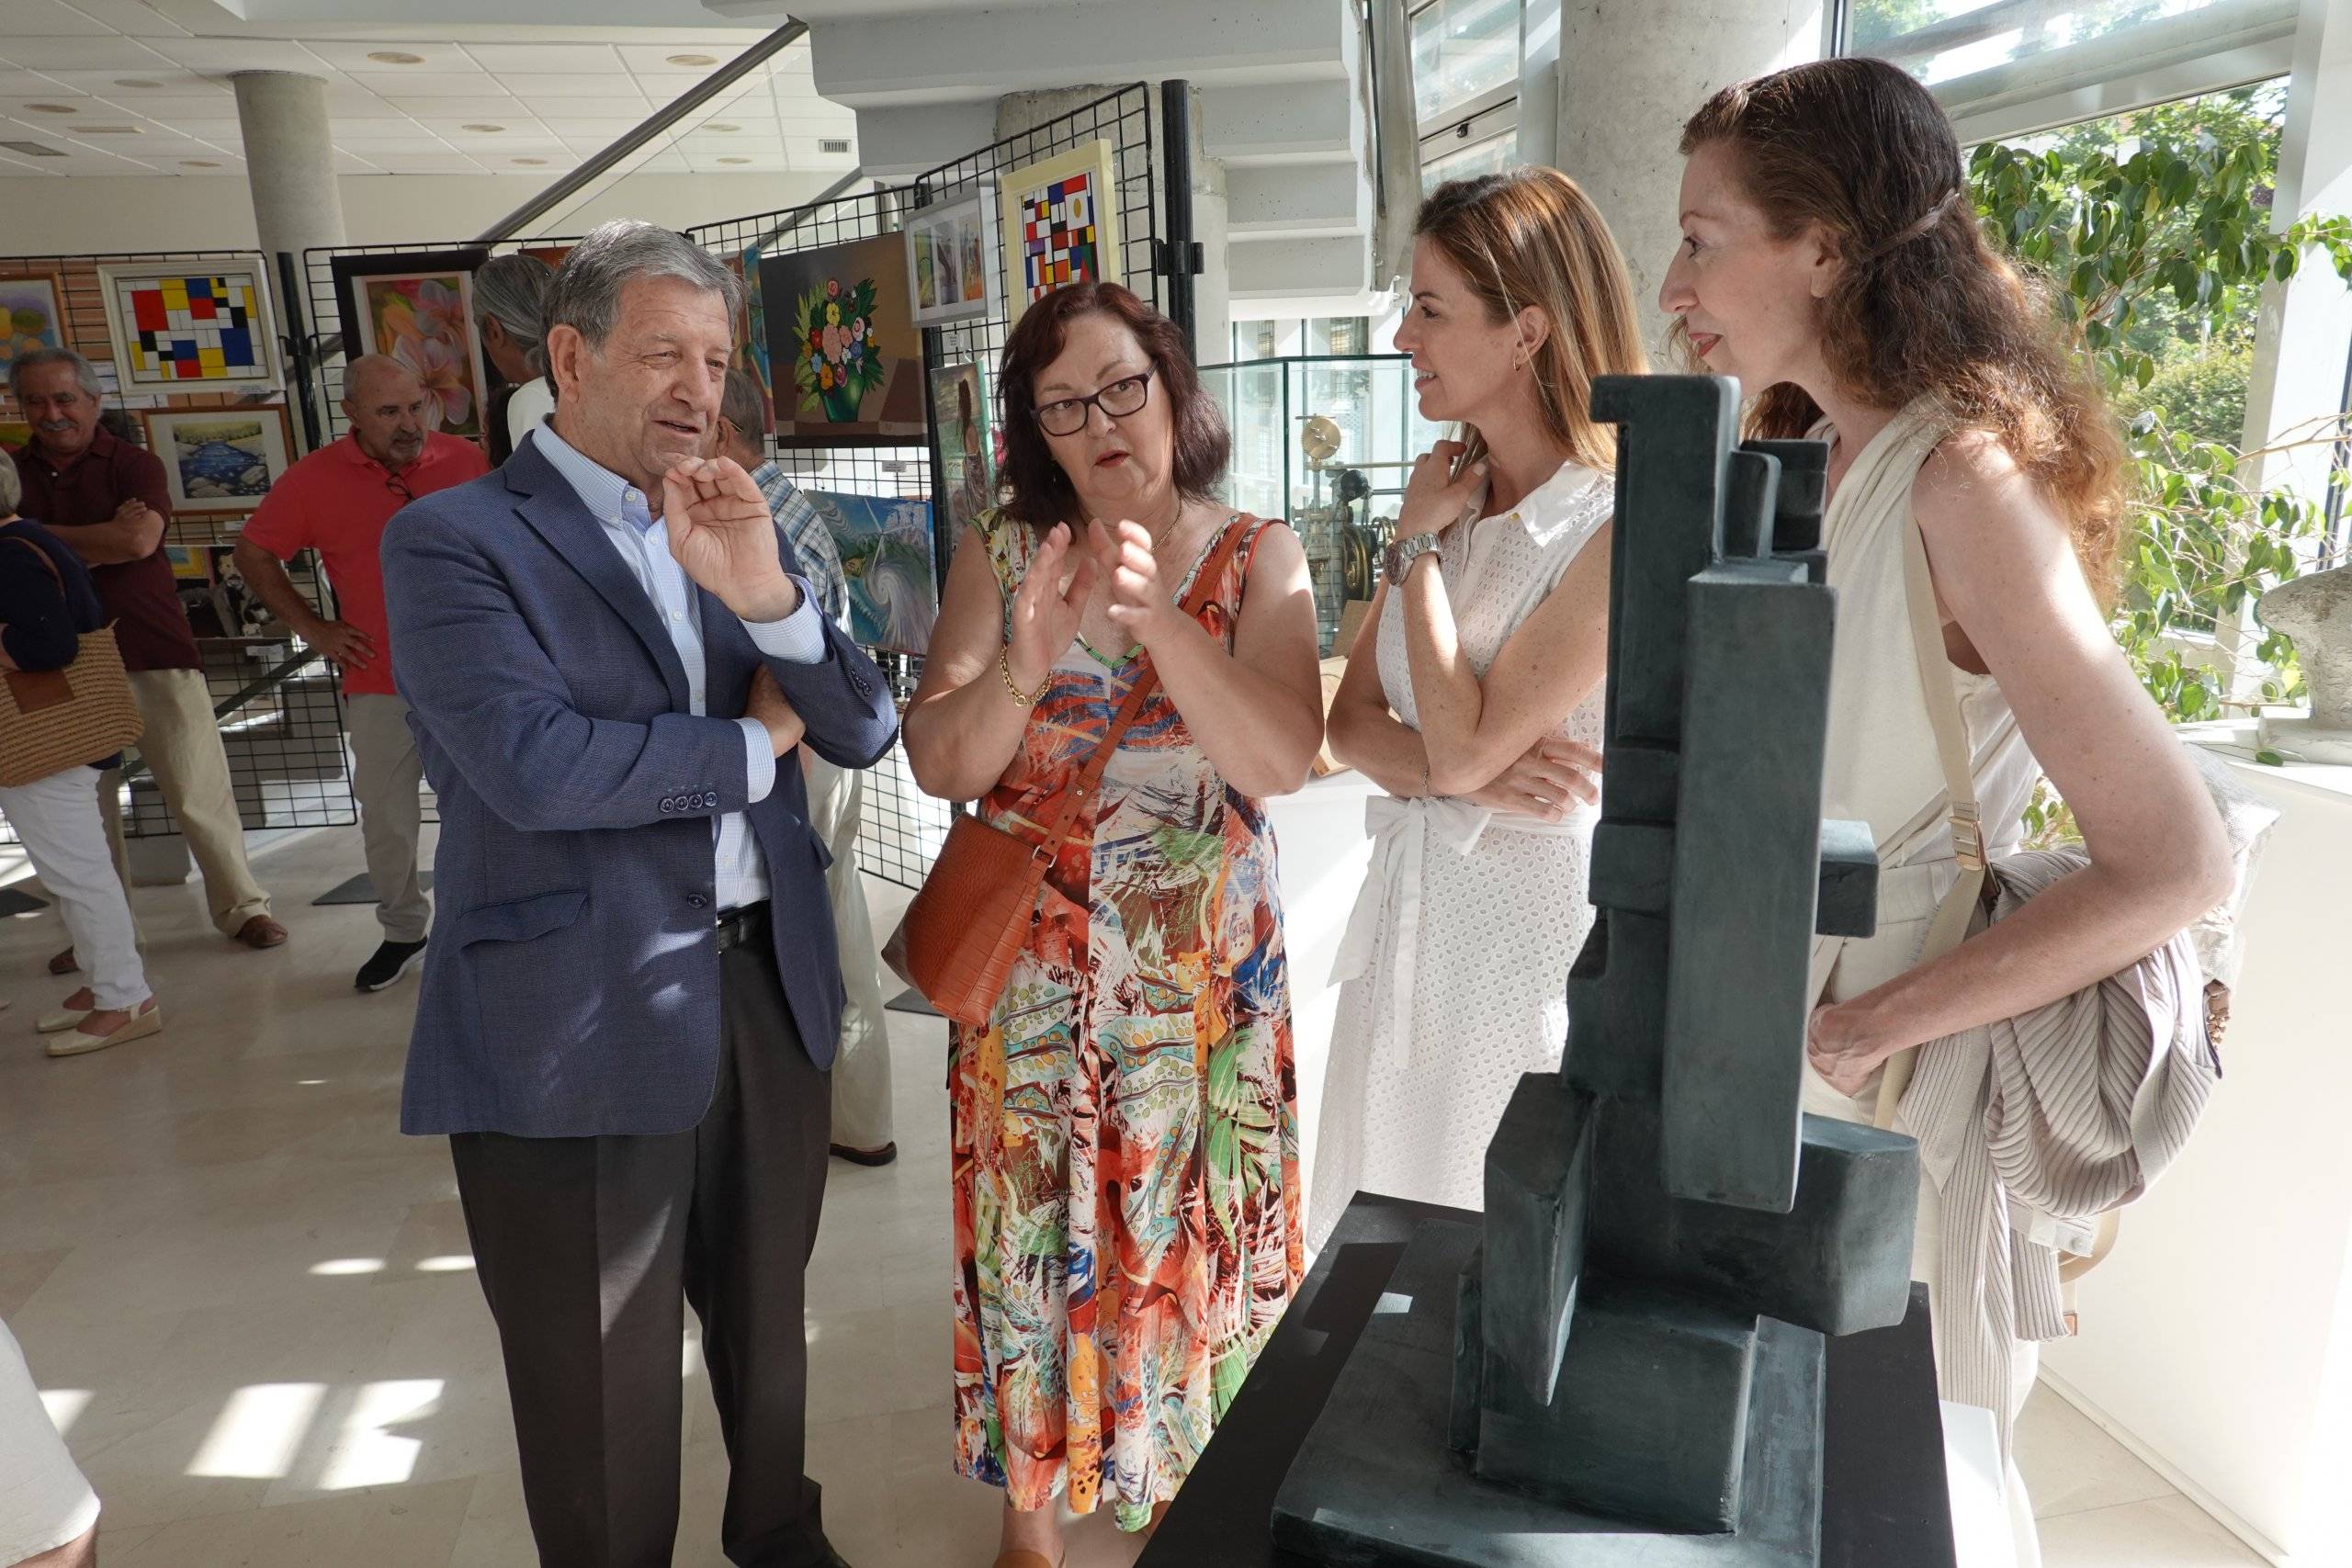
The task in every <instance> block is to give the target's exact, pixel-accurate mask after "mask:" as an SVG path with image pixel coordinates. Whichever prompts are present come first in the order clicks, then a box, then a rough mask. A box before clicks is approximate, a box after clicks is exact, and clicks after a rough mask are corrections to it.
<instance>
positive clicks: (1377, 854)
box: [1331, 795, 1591, 1070]
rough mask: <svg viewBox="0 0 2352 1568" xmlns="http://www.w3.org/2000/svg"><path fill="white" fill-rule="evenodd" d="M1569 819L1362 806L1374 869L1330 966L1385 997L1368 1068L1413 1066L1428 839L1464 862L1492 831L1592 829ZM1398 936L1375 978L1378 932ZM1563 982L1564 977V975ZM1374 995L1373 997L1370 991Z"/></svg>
mask: <svg viewBox="0 0 2352 1568" xmlns="http://www.w3.org/2000/svg"><path fill="white" fill-rule="evenodd" d="M1582 815H1583V814H1582V813H1571V814H1570V815H1569V817H1568V818H1567V819H1566V821H1563V822H1545V821H1543V820H1542V819H1540V818H1533V817H1521V816H1520V815H1518V814H1516V813H1513V812H1504V811H1492V810H1489V809H1487V807H1483V806H1475V805H1473V804H1471V803H1470V802H1469V801H1466V800H1462V799H1459V798H1456V797H1455V796H1453V795H1422V796H1415V797H1410V798H1404V799H1400V798H1398V797H1397V796H1396V795H1373V796H1371V797H1370V798H1368V799H1366V800H1365V802H1364V803H1363V828H1364V831H1365V832H1366V833H1367V834H1369V835H1370V836H1371V839H1372V866H1371V869H1370V870H1369V871H1367V872H1366V873H1365V874H1364V879H1363V892H1362V893H1360V894H1358V895H1357V896H1356V907H1355V909H1354V911H1353V912H1352V913H1351V914H1350V915H1349V917H1348V929H1347V931H1346V933H1345V934H1344V935H1342V936H1341V937H1340V955H1339V958H1338V959H1337V960H1336V961H1335V962H1334V963H1333V964H1332V965H1331V984H1332V985H1334V986H1337V985H1341V984H1344V983H1345V982H1347V981H1350V980H1365V981H1370V982H1373V983H1375V984H1377V985H1379V986H1382V987H1385V989H1386V991H1387V1007H1388V1017H1389V1028H1388V1031H1387V1035H1386V1038H1385V1040H1384V1039H1383V1038H1382V1037H1381V1032H1380V1030H1379V1029H1378V1027H1377V1026H1376V1025H1375V1027H1374V1031H1373V1036H1374V1046H1373V1049H1374V1056H1373V1064H1372V1065H1373V1067H1374V1070H1379V1069H1381V1068H1385V1067H1394V1066H1406V1065H1408V1063H1409V1062H1410V1061H1411V1059H1412V1058H1411V1052H1410V1050H1409V1043H1410V1042H1411V1040H1412V1038H1413V982H1414V974H1415V970H1416V967H1417V965H1418V964H1419V960H1420V945H1421V886H1422V875H1423V863H1424V859H1425V857H1426V856H1427V854H1428V852H1429V841H1430V836H1431V835H1432V834H1434V835H1436V837H1437V839H1438V841H1439V842H1440V843H1442V845H1443V846H1444V847H1445V848H1447V849H1450V850H1452V851H1453V852H1454V853H1455V854H1458V855H1462V856H1464V857H1465V858H1466V857H1467V856H1468V855H1469V854H1470V853H1471V852H1473V851H1475V850H1476V849H1477V847H1478V845H1479V843H1480V841H1481V840H1484V839H1485V838H1486V836H1487V829H1490V828H1492V829H1500V830H1503V831H1508V832H1514V833H1534V834H1540V835H1544V836H1546V837H1565V836H1566V835H1568V834H1571V833H1585V832H1589V831H1590V830H1591V825H1590V824H1589V822H1586V821H1583V820H1581V817H1582ZM1384 925H1386V926H1389V927H1391V928H1392V929H1393V930H1394V931H1396V933H1397V939H1396V944H1395V947H1394V949H1393V950H1392V952H1391V953H1390V954H1389V962H1388V970H1387V973H1386V974H1385V975H1384V976H1377V977H1376V978H1375V976H1374V975H1373V966H1374V962H1375V960H1376V959H1377V958H1378V956H1379V948H1380V931H1381V928H1382V927H1383V926H1384ZM1562 980H1563V983H1565V981H1566V976H1562ZM1375 996H1377V993H1376V992H1375Z"/></svg>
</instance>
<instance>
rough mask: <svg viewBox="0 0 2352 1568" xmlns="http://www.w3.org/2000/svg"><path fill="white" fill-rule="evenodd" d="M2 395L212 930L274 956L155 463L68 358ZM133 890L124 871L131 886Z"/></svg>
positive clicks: (277, 936) (30, 491)
mask: <svg viewBox="0 0 2352 1568" xmlns="http://www.w3.org/2000/svg"><path fill="white" fill-rule="evenodd" d="M8 389H9V390H10V391H12V392H14V393H15V394H16V398H17V406H18V407H20V408H22V409H23V410H24V411H25V418H26V419H27V420H28V421H29V422H30V423H31V425H32V430H33V437H32V439H31V440H30V441H28V442H27V443H26V444H25V446H24V449H23V450H22V451H19V452H17V454H16V459H17V468H18V470H19V471H20V472H21V474H22V476H23V479H24V486H25V500H24V506H23V511H24V514H25V515H26V516H28V517H31V518H34V519H36V520H38V521H39V522H40V523H42V524H44V525H47V526H48V527H49V528H50V529H51V530H52V531H53V532H54V533H55V534H56V536H57V537H58V538H60V539H62V540H63V541H64V542H65V543H66V544H67V545H69V546H71V547H73V549H74V553H75V554H77V555H79V556H80V557H81V558H83V559H84V560H85V561H87V562H89V564H90V576H91V578H92V579H93V581H96V584H97V590H98V600H99V602H100V604H103V605H104V606H105V608H106V612H107V616H108V618H109V619H111V620H112V621H113V622H114V626H115V640H116V641H117V643H119V645H120V646H121V649H122V661H123V664H124V666H125V667H126V668H127V669H128V670H129V671H130V690H131V695H132V696H133V697H135V698H136V699H137V701H138V704H139V712H140V714H141V716H142V717H143V718H144V719H145V720H146V723H147V732H146V734H145V735H144V736H142V737H141V739H140V742H139V754H140V755H141V757H142V758H144V759H145V760H146V763H147V767H148V770H149V771H150V772H152V773H153V774H154V775H155V784H156V786H157V787H158V788H160V789H161V790H162V791H163V794H164V804H165V805H167V806H169V807H171V809H172V816H173V818H175V820H176V821H177V822H178V823H179V828H180V831H181V832H182V833H183V834H185V835H186V836H187V845H188V850H189V852H191V853H192V854H193V855H194V856H195V857H196V863H197V866H198V869H199V870H201V871H202V872H203V874H204V898H205V903H206V905H207V906H208V907H209V909H210V911H211V915H212V923H213V924H214V925H215V926H217V927H219V928H220V933H221V934H222V935H223V936H230V937H234V938H235V939H236V940H237V941H239V942H243V943H244V944H245V945H246V946H248V947H254V948H263V947H276V946H277V944H278V943H280V942H284V941H285V940H286V928H285V927H284V926H282V925H279V924H278V923H277V921H276V920H274V919H270V915H269V895H268V894H266V893H265V892H263V891H262V889H261V885H260V884H259V883H257V882H255V881H254V874H253V867H252V866H251V865H249V864H248V863H246V860H245V830H244V824H243V822H242V821H241V820H240V819H239V818H238V816H237V798H236V794H235V792H234V791H233V790H232V788H231V787H230V784H229V757H228V753H227V752H226V751H225V750H222V748H221V745H220V725H219V724H218V723H217V722H216V721H215V720H214V718H213V716H212V694H211V692H210V690H209V688H208V687H207V685H206V684H205V680H204V671H203V663H202V660H200V659H199V658H198V655H197V650H196V637H195V636H194V634H193V633H191V632H190V631H189V629H188V624H187V615H185V614H184V613H183V612H182V611H181V609H180V601H179V592H178V589H177V587H176V586H175V584H174V582H173V581H172V567H171V562H170V561H169V560H168V559H167V558H165V557H164V525H165V523H167V522H168V521H169V520H170V517H171V500H170V497H169V496H168V495H167V494H166V493H165V491H164V465H163V464H162V463H160V462H158V461H156V460H155V457H153V454H151V453H147V452H142V451H141V450H140V449H139V448H138V447H136V446H131V445H130V443H128V442H124V441H118V440H116V439H115V438H114V437H113V436H112V435H110V434H107V432H106V431H104V430H101V429H99V428H98V378H97V373H96V371H94V370H92V369H91V368H90V364H89V361H87V360H85V359H84V358H83V357H82V356H81V355H78V354H75V353H74V351H73V350H71V349H63V348H51V349H42V350H40V351H39V352H37V353H33V354H28V355H25V356H24V357H22V358H20V359H18V360H17V361H16V362H15V363H14V364H13V365H11V366H10V367H9V369H8ZM121 784H122V777H121V774H120V773H119V772H116V771H113V770H109V771H108V772H107V773H102V774H100V775H98V800H99V807H100V812H101V815H103V816H104V817H105V818H106V824H107V838H108V839H109V840H112V842H113V845H114V851H115V865H116V869H117V870H118V871H122V870H124V869H125V859H124V855H123V848H122V824H121V820H120V812H119V809H118V807H117V806H116V802H117V801H118V799H119V795H120V790H121ZM129 880H130V878H129V876H128V874H125V876H124V882H125V884H126V885H128V883H129ZM50 967H51V970H52V971H54V972H56V973H60V974H62V973H65V972H66V971H68V970H71V969H72V968H74V954H73V953H72V952H71V950H68V951H67V952H65V953H59V954H58V955H57V957H56V958H54V959H51V961H50Z"/></svg>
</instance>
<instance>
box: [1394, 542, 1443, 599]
mask: <svg viewBox="0 0 2352 1568" xmlns="http://www.w3.org/2000/svg"><path fill="white" fill-rule="evenodd" d="M1436 548H1437V536H1436V535H1435V534H1416V535H1414V536H1412V537H1411V538H1408V539H1398V540H1397V541H1396V542H1395V543H1393V544H1391V545H1390V546H1389V547H1388V560H1387V563H1386V574H1387V578H1388V585H1389V586H1390V587H1391V588H1394V589H1396V590H1397V592H1399V593H1401V592H1404V591H1405V574H1406V573H1407V572H1408V571H1410V570H1413V563H1414V562H1415V561H1417V560H1419V559H1420V558H1422V557H1423V556H1425V555H1428V554H1429V553H1430V551H1431V550H1434V549H1436Z"/></svg>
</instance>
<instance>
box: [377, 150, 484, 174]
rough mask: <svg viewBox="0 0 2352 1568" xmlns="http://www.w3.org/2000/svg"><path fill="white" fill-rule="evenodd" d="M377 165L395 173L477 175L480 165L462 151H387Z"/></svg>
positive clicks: (479, 171)
mask: <svg viewBox="0 0 2352 1568" xmlns="http://www.w3.org/2000/svg"><path fill="white" fill-rule="evenodd" d="M375 163H376V164H377V165H378V166H379V167H380V168H382V169H384V170H385V171H386V172H388V173H390V174H395V175H478V174H481V172H482V171H481V164H477V163H475V162H474V161H473V160H472V159H471V158H469V157H467V156H466V155H465V154H464V153H462V152H387V153H385V154H384V155H383V156H382V157H381V158H379V159H376V160H375Z"/></svg>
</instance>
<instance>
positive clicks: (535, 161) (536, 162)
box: [515, 158, 547, 169]
mask: <svg viewBox="0 0 2352 1568" xmlns="http://www.w3.org/2000/svg"><path fill="white" fill-rule="evenodd" d="M515 162H516V163H518V164H523V165H525V166H526V167H528V168H533V169H539V168H545V167H546V166H547V160H546V159H545V158H517V159H515Z"/></svg>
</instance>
